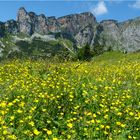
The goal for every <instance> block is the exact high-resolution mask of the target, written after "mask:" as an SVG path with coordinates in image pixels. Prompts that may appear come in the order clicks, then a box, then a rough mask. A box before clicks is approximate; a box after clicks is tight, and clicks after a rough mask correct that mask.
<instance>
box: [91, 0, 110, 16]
mask: <svg viewBox="0 0 140 140" xmlns="http://www.w3.org/2000/svg"><path fill="white" fill-rule="evenodd" d="M90 11H91V12H92V13H93V14H95V15H96V16H100V15H103V14H106V13H108V9H107V7H106V5H105V2H104V1H99V2H98V4H97V5H94V6H93V7H92V8H90Z"/></svg>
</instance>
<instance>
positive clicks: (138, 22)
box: [0, 7, 140, 57]
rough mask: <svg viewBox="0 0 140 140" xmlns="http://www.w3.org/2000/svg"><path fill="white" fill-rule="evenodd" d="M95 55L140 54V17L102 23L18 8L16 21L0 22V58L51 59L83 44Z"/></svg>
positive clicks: (89, 17)
mask: <svg viewBox="0 0 140 140" xmlns="http://www.w3.org/2000/svg"><path fill="white" fill-rule="evenodd" d="M87 44H88V45H89V46H90V50H91V51H92V52H94V53H95V54H100V53H102V52H104V51H110V50H111V51H116V50H117V51H122V52H125V53H126V52H137V51H140V17H138V18H135V19H131V20H128V21H124V22H121V23H119V22H117V21H116V20H104V21H101V22H97V20H96V17H95V16H94V15H93V14H92V13H90V12H85V13H81V14H72V15H67V16H64V17H60V18H55V17H46V16H45V15H44V14H41V15H37V14H35V13H34V12H27V11H26V10H25V8H24V7H21V8H20V9H19V11H18V14H17V20H8V21H7V22H5V23H3V22H0V57H3V56H6V57H8V56H11V54H12V55H15V54H14V53H15V52H16V53H18V54H19V55H21V53H22V52H24V53H25V54H27V55H29V54H30V55H35V56H36V55H38V56H40V55H43V56H44V57H46V56H51V55H52V54H53V55H55V54H60V55H62V54H63V52H64V51H65V53H66V54H67V55H68V53H69V52H71V53H75V52H76V51H77V50H78V49H80V48H83V46H85V45H87Z"/></svg>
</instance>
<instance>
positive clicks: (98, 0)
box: [0, 0, 140, 21]
mask: <svg viewBox="0 0 140 140" xmlns="http://www.w3.org/2000/svg"><path fill="white" fill-rule="evenodd" d="M20 7H25V9H26V10H27V11H28V12H29V11H33V12H36V13H37V14H41V13H43V14H45V15H46V16H56V17H60V16H64V15H68V14H73V13H81V12H87V11H90V12H92V13H93V14H94V15H95V16H96V18H97V20H98V21H101V20H104V19H116V20H118V21H124V20H127V19H131V18H135V17H138V16H140V0H129V1H126V0H78V1H77V0H61V1H60V0H55V1H54V0H50V1H48V0H34V1H28V0H16V1H13V0H9V1H6V0H5V1H2V0H0V21H6V20H9V19H16V15H17V11H18V9H19V8H20Z"/></svg>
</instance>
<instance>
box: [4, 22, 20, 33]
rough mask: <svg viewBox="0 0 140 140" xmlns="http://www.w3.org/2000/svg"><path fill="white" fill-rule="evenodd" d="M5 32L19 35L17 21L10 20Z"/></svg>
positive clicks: (6, 24)
mask: <svg viewBox="0 0 140 140" xmlns="http://www.w3.org/2000/svg"><path fill="white" fill-rule="evenodd" d="M5 30H6V31H7V32H8V33H10V34H16V33H18V24H17V22H16V21H15V20H8V21H7V22H6V23H5Z"/></svg>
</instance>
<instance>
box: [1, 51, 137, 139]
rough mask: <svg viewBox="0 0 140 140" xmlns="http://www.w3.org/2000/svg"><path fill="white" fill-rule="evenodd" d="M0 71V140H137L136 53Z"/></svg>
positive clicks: (21, 64) (17, 63) (15, 65)
mask: <svg viewBox="0 0 140 140" xmlns="http://www.w3.org/2000/svg"><path fill="white" fill-rule="evenodd" d="M0 66H1V67H0V96H1V98H0V139H4V138H5V139H21V140H22V139H23V140H26V139H35V140H45V139H49V140H57V139H61V140H64V139H71V140H74V139H77V140H93V139H101V140H105V139H110V140H111V139H113V140H127V139H137V140H139V139H140V134H139V130H140V129H139V122H140V92H139V91H140V53H136V54H126V55H124V54H121V53H117V52H110V53H104V54H103V55H101V56H98V57H96V58H94V59H93V60H92V61H91V62H65V63H58V62H50V61H47V60H46V61H45V60H37V61H31V60H25V61H23V60H13V61H12V62H11V61H5V62H2V63H1V64H0Z"/></svg>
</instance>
